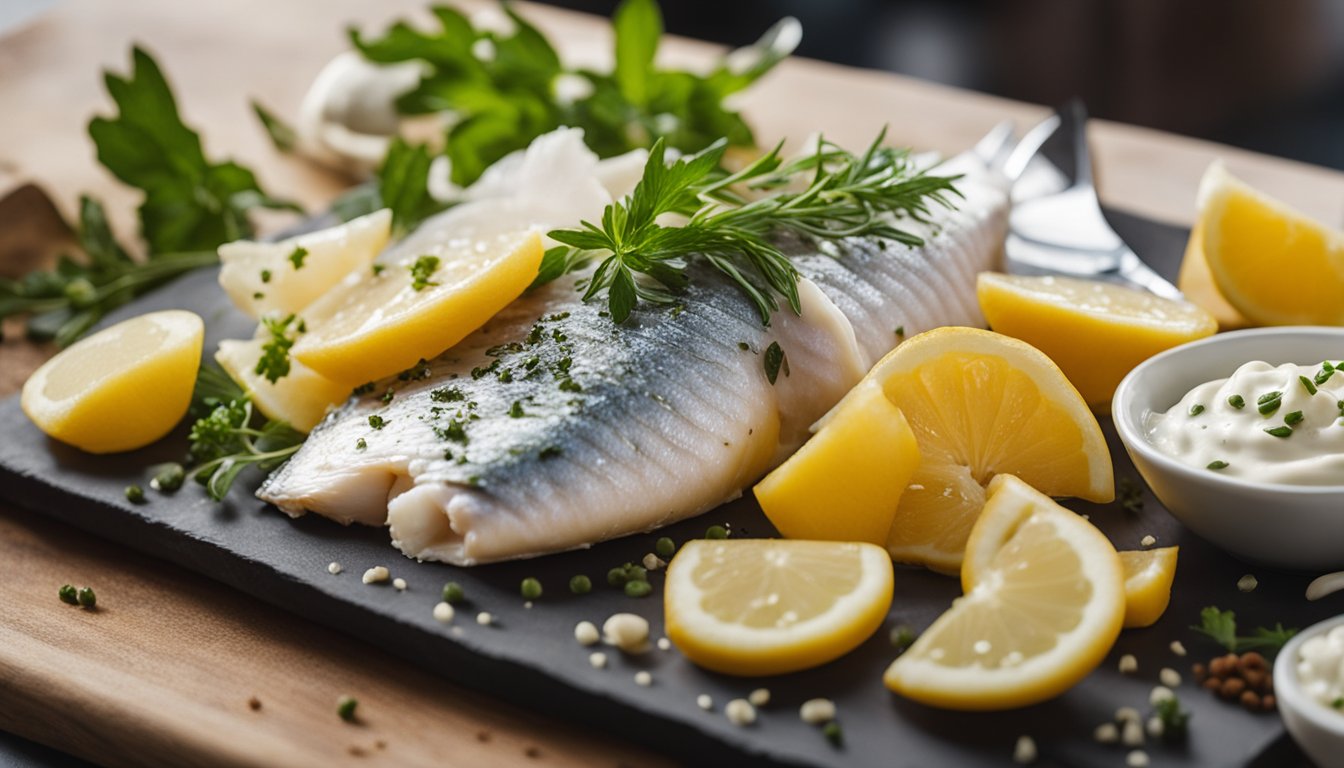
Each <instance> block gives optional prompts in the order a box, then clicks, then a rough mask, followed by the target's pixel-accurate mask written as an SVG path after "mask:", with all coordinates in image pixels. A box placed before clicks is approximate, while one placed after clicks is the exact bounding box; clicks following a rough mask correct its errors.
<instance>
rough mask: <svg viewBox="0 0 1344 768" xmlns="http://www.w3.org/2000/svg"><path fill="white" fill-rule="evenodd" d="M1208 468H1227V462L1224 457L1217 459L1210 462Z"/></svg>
mask: <svg viewBox="0 0 1344 768" xmlns="http://www.w3.org/2000/svg"><path fill="white" fill-rule="evenodd" d="M1208 468H1209V469H1212V470H1215V471H1216V470H1219V469H1227V462H1226V461H1223V460H1222V459H1216V460H1214V461H1210V462H1209V466H1208Z"/></svg>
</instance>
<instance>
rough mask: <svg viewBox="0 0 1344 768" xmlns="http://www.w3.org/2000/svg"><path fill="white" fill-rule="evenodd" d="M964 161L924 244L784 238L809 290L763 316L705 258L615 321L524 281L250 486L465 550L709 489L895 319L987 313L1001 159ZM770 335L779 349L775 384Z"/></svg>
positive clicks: (449, 557)
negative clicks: (507, 300) (673, 285)
mask: <svg viewBox="0 0 1344 768" xmlns="http://www.w3.org/2000/svg"><path fill="white" fill-rule="evenodd" d="M951 167H952V168H953V169H957V166H956V165H955V164H952V165H951ZM966 168H967V171H968V175H967V176H966V177H964V178H963V179H962V180H961V181H960V182H958V189H959V191H960V192H961V193H962V194H963V195H964V199H962V200H960V201H958V205H957V207H956V209H955V210H936V211H935V212H934V213H933V215H932V216H931V217H930V220H929V221H928V222H927V223H926V224H908V223H907V226H909V227H910V228H912V229H915V230H917V231H918V233H919V234H921V235H922V236H923V237H924V238H925V243H924V245H922V246H919V247H909V246H904V245H900V244H898V243H894V242H890V241H887V242H882V241H877V240H874V239H858V238H854V239H849V240H844V241H840V242H836V243H824V244H822V245H821V246H820V247H818V246H816V245H813V244H810V243H807V242H803V241H792V242H789V243H786V244H785V248H786V250H788V251H789V252H790V253H791V254H793V256H794V261H795V264H796V265H797V266H798V269H799V271H800V272H801V273H802V275H803V279H802V281H801V282H800V286H799V288H800V295H801V297H802V303H803V311H802V313H801V315H794V314H793V313H792V312H790V311H788V310H787V309H785V310H782V311H780V312H777V313H776V314H775V315H774V317H773V318H772V321H771V324H770V325H769V326H763V325H762V324H761V322H760V318H759V316H758V315H757V314H756V311H755V309H754V307H753V306H752V305H751V304H750V302H749V301H748V300H747V299H746V298H745V297H744V296H742V295H741V294H740V292H739V291H738V290H737V289H736V288H735V287H734V286H733V285H732V284H730V283H729V282H728V281H727V280H726V279H725V278H723V277H722V276H720V275H719V274H718V273H717V272H715V271H713V270H710V269H708V268H705V267H692V271H693V275H692V278H693V279H692V282H691V287H690V288H689V290H688V292H687V294H686V296H685V297H684V298H683V300H682V303H680V304H679V305H677V306H676V307H674V308H671V309H669V308H648V307H641V308H638V309H636V311H635V312H634V314H633V315H632V316H631V318H630V320H628V321H627V322H626V323H624V324H622V325H620V326H617V325H615V324H614V323H612V321H611V320H610V318H608V317H606V316H605V312H604V305H603V304H602V303H600V302H598V303H584V302H583V301H581V300H580V298H579V291H577V290H576V289H575V288H574V286H573V281H574V278H565V279H562V280H558V281H556V282H554V283H551V284H550V285H548V286H545V287H544V288H542V289H539V290H537V291H534V292H532V293H530V294H528V295H525V296H524V297H522V298H521V299H519V300H518V301H516V302H514V303H513V304H512V305H510V306H509V307H508V308H506V309H505V310H504V311H503V312H501V313H500V314H499V315H497V316H496V317H495V318H493V319H492V320H491V321H490V322H489V323H488V324H487V325H486V326H485V327H483V328H481V329H480V330H478V331H477V332H476V333H474V334H473V335H472V336H470V337H468V338H467V339H466V340H465V341H463V342H462V343H461V344H459V345H458V346H457V347H455V348H454V349H451V350H449V351H448V352H446V353H444V354H443V355H442V356H440V357H439V358H437V359H436V360H434V361H432V362H431V363H429V364H428V365H427V366H424V367H423V368H421V369H420V370H415V371H412V372H409V373H408V374H407V375H406V376H405V380H398V379H396V378H393V379H389V380H387V381H384V382H380V383H379V384H378V386H377V387H376V388H375V390H374V391H373V392H371V393H369V394H367V395H364V396H362V397H358V398H355V399H352V400H351V401H350V402H348V403H346V404H345V405H344V406H343V407H341V408H340V409H339V410H337V411H334V412H333V413H331V414H329V415H328V417H327V418H326V419H325V420H324V421H323V422H322V423H321V424H320V425H319V426H318V427H317V428H316V429H315V430H314V431H313V433H312V434H311V435H310V436H309V438H308V440H307V442H306V443H305V444H304V446H303V448H302V449H301V450H300V451H299V452H298V453H297V454H296V455H295V456H294V457H293V458H292V459H291V460H290V461H289V462H288V463H287V464H286V465H284V467H282V468H281V469H280V470H279V471H277V472H276V473H275V474H273V475H272V476H271V477H270V478H268V479H267V481H266V482H265V483H264V484H263V486H262V487H261V489H260V490H259V491H258V496H259V497H261V498H262V499H264V500H266V501H269V502H271V503H273V504H275V505H276V506H277V507H279V508H280V509H281V510H283V511H285V512H286V513H288V514H290V515H294V516H297V515H300V514H303V513H305V512H315V513H318V514H321V515H324V516H326V517H329V518H332V519H334V520H337V521H339V522H342V523H364V524H370V525H382V524H386V525H388V527H389V529H390V533H391V537H392V541H393V544H394V545H395V546H397V547H398V548H399V549H401V551H402V552H404V553H405V554H407V555H409V556H411V557H415V558H418V559H426V560H438V561H444V562H449V563H454V564H458V565H475V564H479V563H488V562H494V561H499V560H508V559H516V558H525V557H533V556H536V555H541V554H545V553H549V552H556V551H561V550H566V549H574V548H581V547H587V546H590V545H592V544H594V543H596V542H599V541H604V540H607V539H611V538H615V537H619V536H624V535H628V534H632V533H637V532H642V531H648V530H652V529H655V528H658V527H660V526H663V525H667V524H670V523H673V522H676V521H678V520H682V519H685V518H687V517H690V516H693V515H696V514H700V513H702V512H705V511H707V510H709V509H712V508H714V507H715V506H718V505H719V504H722V503H723V502H725V501H728V500H731V499H732V498H735V497H737V496H739V495H740V494H741V493H742V491H743V489H744V488H746V487H748V486H749V485H750V484H751V483H753V482H754V481H755V480H756V479H758V478H759V477H760V476H761V475H762V474H764V473H765V472H766V471H767V470H769V469H770V468H771V467H773V466H775V465H776V464H777V463H779V462H780V461H782V460H783V459H784V458H786V457H787V456H788V455H789V454H791V453H792V452H793V451H794V450H796V449H797V448H798V447H799V446H800V445H801V444H802V443H803V442H804V441H805V440H806V439H807V436H808V434H809V428H810V427H811V425H812V424H813V423H815V422H816V420H817V419H818V418H820V417H821V416H822V415H824V414H825V413H826V411H827V410H829V409H830V408H831V406H833V405H834V404H835V403H836V402H838V401H839V400H840V398H841V397H842V396H843V395H844V394H845V393H846V392H847V391H848V390H849V389H850V388H851V387H852V386H853V385H854V384H855V383H856V382H857V381H858V380H859V378H861V376H862V374H863V373H864V372H865V371H866V370H867V369H868V367H869V366H870V365H871V364H872V363H873V362H874V361H876V360H877V359H878V358H879V357H880V356H881V355H883V354H885V353H886V352H888V351H890V349H892V348H893V347H895V345H896V344H897V343H898V342H899V341H900V338H901V336H900V335H898V334H897V332H896V331H897V329H898V328H899V329H901V330H902V331H903V333H904V335H914V334H916V333H919V332H921V331H924V330H928V329H929V328H933V327H937V326H941V325H975V326H982V325H983V318H982V316H981V315H980V312H979V308H978V304H977V302H976V298H975V275H976V274H977V273H978V272H980V271H984V270H987V269H993V268H995V266H997V263H998V258H999V254H1000V251H1001V246H1002V242H1003V237H1004V231H1005V228H1006V217H1007V208H1008V200H1007V195H1006V193H1005V190H1004V186H1003V185H1002V184H1001V181H1000V180H999V179H998V178H997V177H994V176H991V175H989V174H987V173H984V172H980V171H978V169H976V168H974V167H973V166H970V165H969V164H966ZM775 343H777V344H778V345H779V346H780V348H781V349H782V350H783V351H784V353H785V356H786V361H787V362H786V366H782V367H781V369H780V370H779V372H778V374H777V376H776V378H775V380H774V382H773V383H771V381H770V380H769V379H770V377H769V375H768V373H767V370H766V366H765V364H764V353H765V351H766V350H767V349H768V348H769V347H770V345H771V344H775ZM389 391H390V392H391V393H392V394H391V395H390V400H388V401H387V402H384V400H385V399H386V393H387V392H389ZM370 417H376V418H374V419H373V421H372V422H371V420H370ZM374 425H381V426H378V427H377V428H375V426H374ZM360 446H362V447H360Z"/></svg>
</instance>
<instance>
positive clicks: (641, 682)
mask: <svg viewBox="0 0 1344 768" xmlns="http://www.w3.org/2000/svg"><path fill="white" fill-rule="evenodd" d="M635 685H638V686H640V687H641V688H648V687H649V686H651V685H653V675H651V674H649V672H648V670H644V669H641V670H639V671H638V672H636V673H635Z"/></svg>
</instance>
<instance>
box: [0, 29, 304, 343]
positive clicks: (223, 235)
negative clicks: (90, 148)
mask: <svg viewBox="0 0 1344 768" xmlns="http://www.w3.org/2000/svg"><path fill="white" fill-rule="evenodd" d="M132 60H133V65H132V70H131V76H130V77H129V78H126V77H121V76H119V75H116V74H112V73H107V74H106V76H105V78H104V82H105V83H106V86H107V91H108V93H109V94H110V95H111V97H112V100H113V101H114V102H115V104H116V107H117V114H116V116H114V117H111V118H107V117H96V118H94V119H93V120H92V122H90V123H89V136H90V137H91V138H92V139H93V142H94V145H95V146H96V148H97V151H98V160H99V162H101V163H102V164H103V166H104V167H106V168H107V170H108V171H110V172H111V173H112V175H113V176H116V177H117V178H118V179H120V180H121V181H122V182H124V183H126V184H127V185H129V186H132V187H135V188H136V189H139V190H141V191H142V192H143V193H144V202H143V203H142V204H141V206H140V209H139V218H140V234H141V236H142V237H143V238H144V241H145V246H146V251H147V254H148V259H147V260H145V261H143V262H141V261H136V260H135V259H133V258H132V257H131V256H130V253H129V250H128V249H127V248H124V247H123V246H122V245H121V244H120V243H118V242H117V239H116V238H115V237H114V235H113V233H112V230H111V228H110V227H109V226H108V223H107V216H106V214H105V212H104V210H103V207H102V205H101V204H100V203H99V202H98V201H97V200H95V199H93V198H91V197H88V196H84V197H82V198H81V199H80V209H79V222H78V225H77V226H76V227H75V228H74V229H75V232H76V235H77V237H78V242H79V245H80V247H81V249H82V250H83V251H84V256H85V258H84V259H83V260H82V261H77V260H75V259H73V258H71V257H69V256H63V257H62V258H61V259H60V261H59V262H58V264H57V265H56V268H55V269H54V270H52V271H50V272H31V273H29V274H27V275H25V276H24V277H23V278H22V279H21V280H18V281H12V280H2V279H0V319H3V318H5V317H8V316H10V315H21V314H26V315H29V318H28V324H27V330H28V334H29V336H31V337H32V338H35V339H39V340H46V339H54V340H55V341H56V343H57V344H58V345H59V346H65V345H67V344H69V343H70V342H72V341H74V340H75V339H77V338H79V337H80V336H81V335H83V334H84V332H85V331H87V330H88V329H89V328H91V327H92V326H93V325H94V324H95V323H97V322H98V321H99V320H100V319H102V317H103V316H104V315H105V314H107V312H109V311H111V310H112V309H115V308H116V307H119V306H121V305H122V304H125V303H126V302H128V301H130V300H131V299H133V298H135V297H136V296H138V295H140V294H142V293H144V292H146V291H148V290H150V289H152V288H155V287H157V286H159V285H162V284H163V283H166V282H168V281H169V280H172V279H173V278H175V277H178V276H180V275H182V274H184V273H186V272H189V271H191V270H193V269H196V268H198V267H202V266H207V265H210V264H214V263H217V261H218V257H217V256H216V254H215V248H216V246H218V245H220V244H222V243H225V242H228V241H230V240H236V239H238V238H243V237H250V236H251V235H252V232H253V230H252V225H251V223H250V222H249V220H248V214H249V213H250V212H251V211H252V210H254V209H256V208H285V209H293V210H297V209H296V208H295V207H294V206H293V205H292V204H291V203H287V202H284V201H281V200H277V199H275V198H273V197H271V196H269V195H267V194H266V193H265V192H263V191H262V189H261V188H260V187H259V186H258V185H257V181H256V177H255V176H253V174H252V172H251V171H250V170H248V169H247V168H244V167H243V166H241V165H238V164H237V163H234V162H232V161H225V162H220V163H216V162H211V161H210V160H208V159H207V158H206V157H205V154H204V152H203V150H202V149H201V141H200V137H199V136H198V135H197V134H196V132H195V131H193V130H191V129H190V128H188V127H187V126H186V125H185V124H183V122H182V119H181V117H180V116H179V114H178V111H177V103H176V101H175V100H174V98H173V92H172V89H171V88H169V86H168V81H167V80H166V79H165V78H164V76H163V73H162V71H161V70H160V69H159V66H158V64H156V63H155V61H154V59H153V58H152V57H151V56H150V55H149V54H148V53H147V52H145V51H144V50H143V49H141V48H135V49H133V52H132Z"/></svg>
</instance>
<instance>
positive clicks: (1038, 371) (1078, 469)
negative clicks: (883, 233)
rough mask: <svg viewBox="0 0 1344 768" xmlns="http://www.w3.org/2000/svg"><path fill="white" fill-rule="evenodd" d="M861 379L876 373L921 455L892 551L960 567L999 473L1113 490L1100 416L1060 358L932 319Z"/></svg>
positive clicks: (1066, 492) (1074, 489) (942, 567)
mask: <svg viewBox="0 0 1344 768" xmlns="http://www.w3.org/2000/svg"><path fill="white" fill-rule="evenodd" d="M865 380H866V381H876V382H878V383H879V384H881V386H882V390H883V392H885V393H886V396H887V399H888V400H890V401H891V402H892V403H893V404H895V405H896V407H898V408H900V409H901V412H902V413H903V414H905V418H906V420H907V421H908V422H909V423H910V428H911V429H912V430H913V431H914V433H915V440H916V442H917V443H918V445H919V455H920V461H919V467H918V468H917V469H916V470H915V473H914V475H913V476H912V477H911V479H910V484H909V485H908V487H907V488H906V490H905V493H904V494H903V495H902V496H901V500H900V505H899V506H898V507H897V508H896V516H895V518H894V520H893V522H892V526H891V532H890V533H889V535H888V537H887V550H888V551H889V552H890V553H891V556H892V557H893V558H895V559H896V560H900V561H903V562H910V563H917V564H921V565H927V566H929V567H930V568H933V569H934V570H938V571H942V572H945V573H957V572H958V570H959V569H960V568H961V556H962V551H963V549H964V548H965V545H966V537H967V536H968V535H970V531H971V526H972V525H973V524H974V523H975V518H976V516H977V515H978V514H980V508H981V507H982V506H984V502H985V486H987V485H988V484H989V482H990V481H991V480H992V479H993V478H994V476H995V475H997V474H999V473H1005V472H1006V473H1009V474H1014V475H1018V476H1019V477H1022V478H1024V479H1025V480H1027V482H1029V483H1031V484H1032V485H1034V486H1036V487H1037V488H1040V489H1041V490H1043V491H1044V492H1046V493H1048V494H1050V495H1052V496H1077V497H1080V498H1084V499H1088V500H1091V501H1110V500H1111V499H1112V498H1114V497H1115V485H1114V480H1113V476H1112V470H1111V454H1110V451H1109V450H1108V449H1107V447H1106V440H1105V438H1104V437H1102V434H1101V427H1100V426H1099V425H1098V424H1097V418H1096V417H1095V416H1093V415H1092V411H1091V410H1090V409H1089V408H1088V407H1087V404H1086V403H1085V402H1083V399H1082V397H1080V396H1079V395H1078V391H1077V390H1075V389H1074V388H1073V385H1072V384H1070V383H1069V380H1068V379H1067V378H1065V376H1064V374H1063V373H1061V372H1060V370H1059V368H1058V367H1056V366H1055V364H1054V363H1052V362H1050V359H1049V358H1048V357H1046V356H1045V355H1044V354H1042V353H1041V352H1040V350H1038V349H1036V348H1035V347H1032V346H1031V345H1029V344H1027V343H1025V342H1023V341H1019V340H1017V339H1013V338H1009V337H1007V336H1003V335H1001V334H997V333H991V332H990V331H983V330H979V329H976V328H956V327H952V328H938V329H935V330H932V331H928V332H926V333H922V334H920V335H918V336H915V337H913V338H911V339H908V340H906V341H905V342H903V343H902V344H901V345H900V346H899V347H897V348H896V349H895V350H893V351H892V352H890V353H889V354H888V355H887V356H886V357H884V358H882V359H881V360H880V361H878V363H877V365H875V366H873V369H872V370H871V371H869V372H868V375H867V376H866V377H865ZM856 391H857V389H856ZM851 397H854V395H853V393H851V394H850V395H846V396H845V398H844V400H842V401H841V404H840V405H839V406H837V408H844V407H847V404H848V402H849V400H850V398H851ZM833 412H835V411H833Z"/></svg>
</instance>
